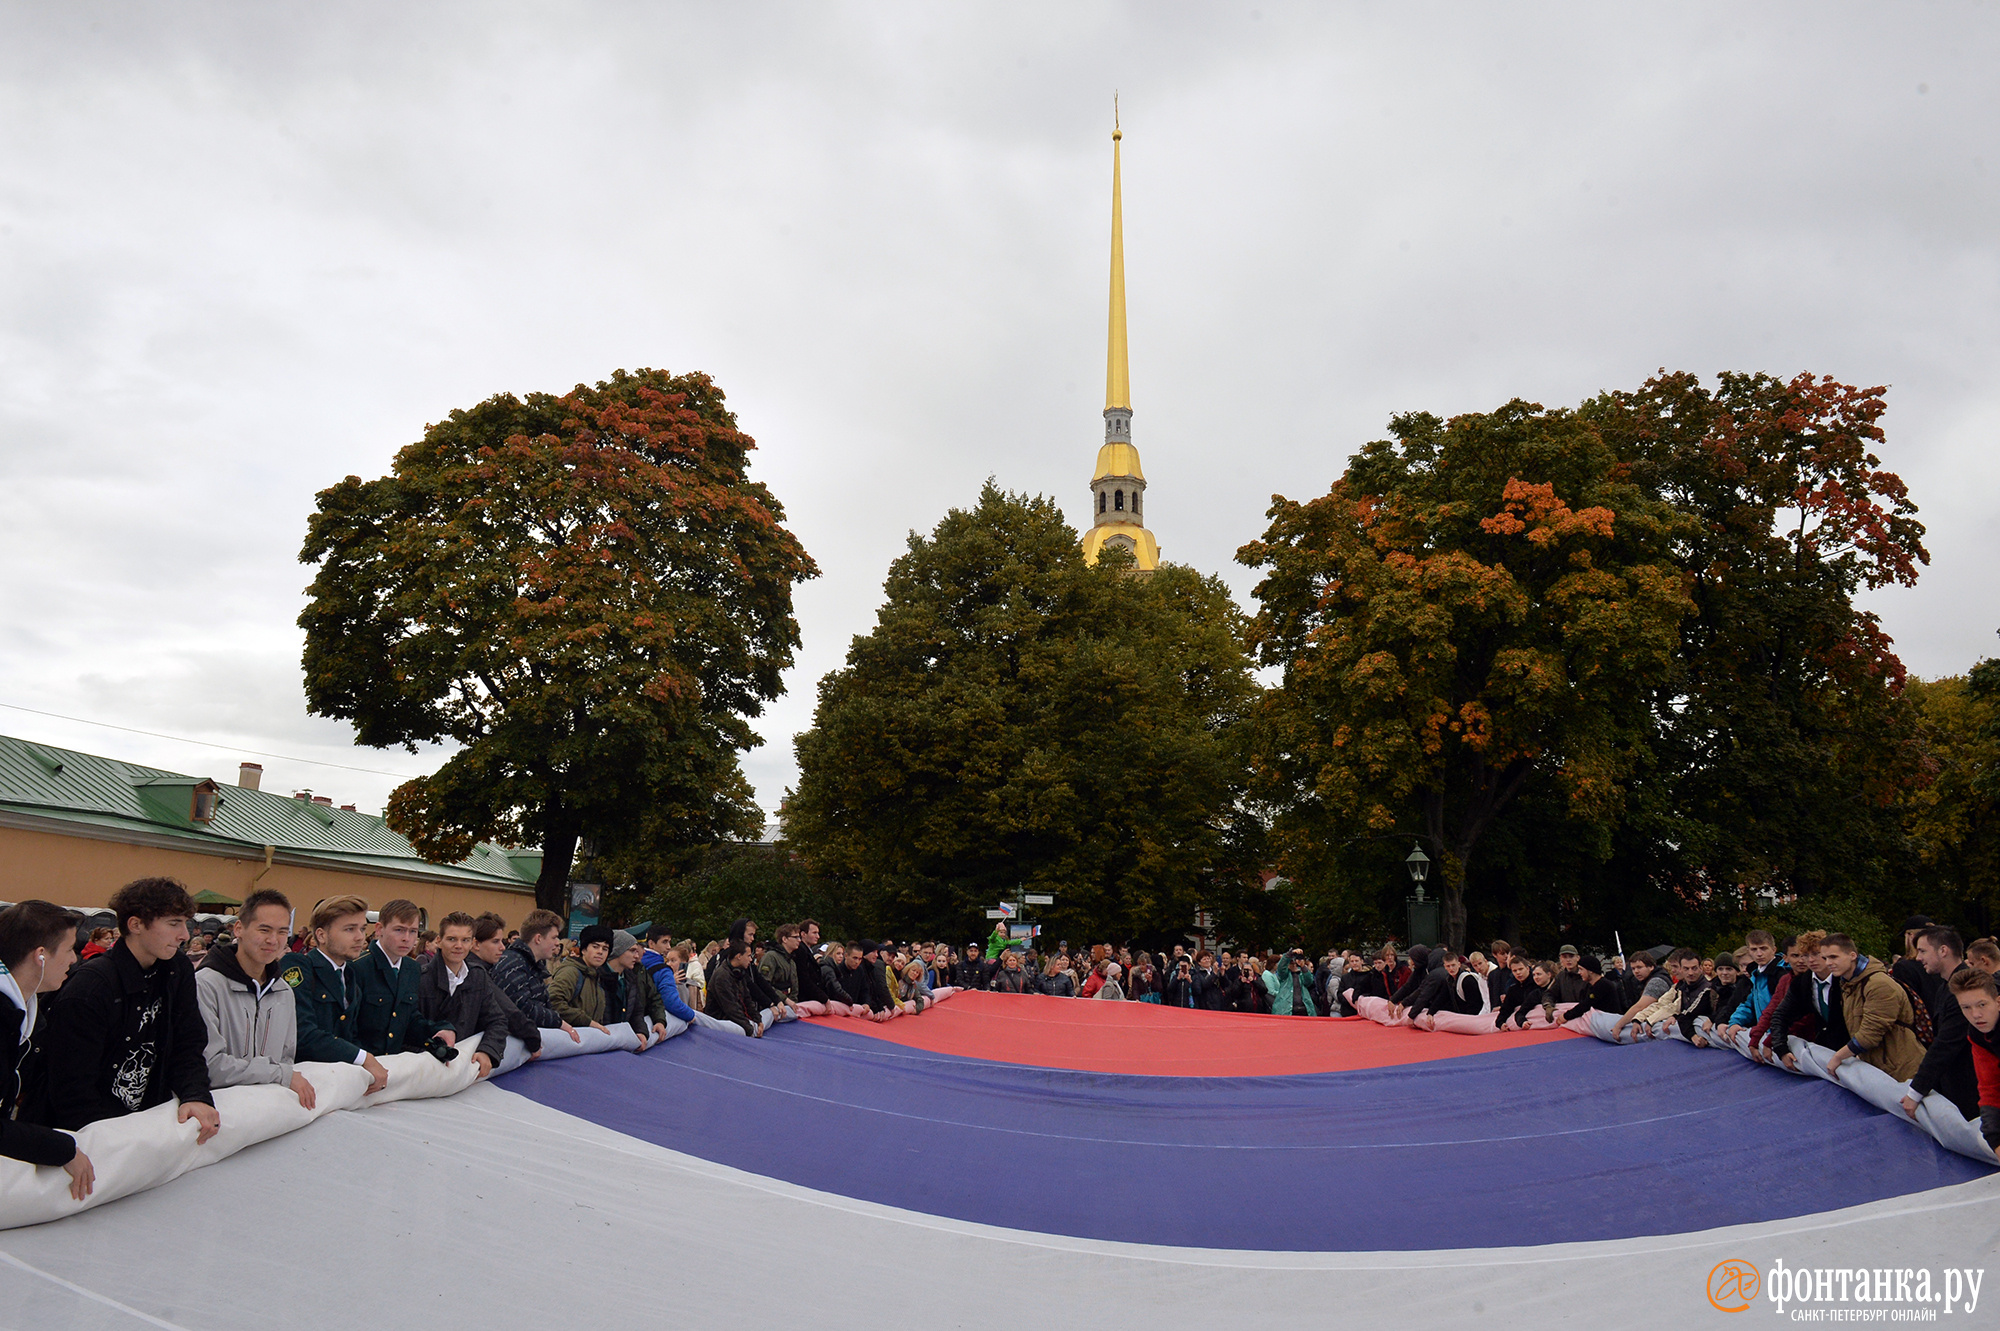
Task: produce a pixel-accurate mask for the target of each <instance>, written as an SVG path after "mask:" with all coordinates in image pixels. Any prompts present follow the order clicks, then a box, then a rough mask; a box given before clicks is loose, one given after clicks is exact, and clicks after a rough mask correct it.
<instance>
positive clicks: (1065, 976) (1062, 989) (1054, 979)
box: [1038, 971, 1076, 998]
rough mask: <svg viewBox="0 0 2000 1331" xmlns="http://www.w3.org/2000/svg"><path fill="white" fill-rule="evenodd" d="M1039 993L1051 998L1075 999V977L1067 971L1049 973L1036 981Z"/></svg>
mask: <svg viewBox="0 0 2000 1331" xmlns="http://www.w3.org/2000/svg"><path fill="white" fill-rule="evenodd" d="M1038 984H1039V985H1040V988H1041V991H1042V992H1043V993H1045V994H1047V995H1048V996H1049V997H1051V998H1075V997H1076V976H1074V975H1072V974H1070V973H1069V972H1068V971H1050V972H1049V973H1048V974H1046V975H1044V976H1042V978H1041V979H1040V981H1038Z"/></svg>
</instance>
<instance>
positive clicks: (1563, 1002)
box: [1549, 970, 1629, 1007]
mask: <svg viewBox="0 0 2000 1331" xmlns="http://www.w3.org/2000/svg"><path fill="white" fill-rule="evenodd" d="M1589 992H1590V981H1589V980H1586V979H1584V978H1583V972H1582V971H1581V970H1573V971H1564V970H1559V971H1557V972H1556V978H1555V979H1553V980H1551V981H1549V999H1550V1001H1551V1002H1553V1003H1554V1004H1555V1005H1556V1006H1557V1007H1565V1006H1568V1005H1569V1004H1572V1003H1581V1002H1582V1001H1583V996H1584V995H1585V994H1587V993H1589ZM1628 1006H1629V1005H1628Z"/></svg>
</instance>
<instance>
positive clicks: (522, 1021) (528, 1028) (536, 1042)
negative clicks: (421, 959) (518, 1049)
mask: <svg viewBox="0 0 2000 1331" xmlns="http://www.w3.org/2000/svg"><path fill="white" fill-rule="evenodd" d="M465 964H466V965H468V966H477V967H479V969H480V970H481V971H484V972H485V974H486V983H487V987H488V988H490V989H492V991H493V997H494V998H496V999H498V1000H499V1003H500V1011H501V1012H503V1013H505V1014H506V1016H507V1034H509V1035H511V1036H513V1037H514V1038H515V1039H517V1040H519V1041H520V1042H521V1043H522V1044H524V1045H526V1046H527V1047H528V1052H529V1053H531V1054H533V1053H537V1052H539V1051H540V1050H541V1047H542V1030H541V1027H539V1026H537V1025H535V1023H534V1022H532V1021H530V1020H528V1014H527V1013H525V1012H523V1011H521V1009H520V1008H519V1007H517V1006H515V1004H514V1000H513V999H511V998H509V997H507V994H506V992H505V991H504V990H502V989H501V988H500V982H499V981H498V980H496V979H494V978H493V968H492V967H491V966H489V965H487V964H486V963H485V962H484V961H481V960H480V959H479V957H478V955H477V954H474V955H472V956H468V957H467V958H466V959H465Z"/></svg>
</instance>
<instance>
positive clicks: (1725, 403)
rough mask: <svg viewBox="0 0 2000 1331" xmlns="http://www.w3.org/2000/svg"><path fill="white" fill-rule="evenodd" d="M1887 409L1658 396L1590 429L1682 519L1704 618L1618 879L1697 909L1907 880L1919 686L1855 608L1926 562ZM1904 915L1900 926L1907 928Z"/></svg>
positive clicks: (1662, 721)
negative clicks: (1902, 870) (1890, 465)
mask: <svg viewBox="0 0 2000 1331" xmlns="http://www.w3.org/2000/svg"><path fill="white" fill-rule="evenodd" d="M1882 394H1883V390H1882V389H1880V388H1857V387H1854V386H1851V385H1847V384H1842V383H1838V382H1835V381H1834V380H1831V379H1826V378H1816V377H1814V376H1812V375H1809V374H1803V375H1798V376H1796V377H1794V378H1792V379H1790V380H1780V379H1775V378H1772V377H1770V376H1768V375H1755V374H1724V375H1721V376H1720V377H1719V378H1718V380H1717V381H1716V384H1715V386H1714V387H1713V388H1708V387H1704V386H1703V385H1702V384H1701V382H1700V381H1699V380H1698V379H1697V378H1696V377H1695V376H1694V375H1691V374H1662V375H1660V376H1659V377H1657V378H1655V379H1653V380H1651V381H1649V382H1647V383H1646V384H1644V385H1643V386H1642V387H1640V388H1639V389H1638V390H1637V391H1635V392H1620V393H1607V394H1604V395H1602V396H1600V397H1598V398H1596V399H1594V400H1593V401H1591V402H1589V403H1586V404H1585V405H1584V407H1583V408H1582V417H1583V419H1584V420H1586V421H1588V422H1589V423H1590V424H1591V425H1592V426H1593V427H1594V428H1595V429H1597V430H1598V431H1599V432H1600V433H1601V434H1602V435H1603V437H1604V438H1605V440H1606V441H1607V443H1609V444H1610V446H1611V447H1612V449H1613V450H1614V452H1615V453H1616V455H1617V457H1618V460H1619V462H1620V464H1621V465H1622V466H1623V468H1624V470H1625V474H1626V475H1627V476H1629V477H1630V479H1631V480H1632V482H1633V483H1635V484H1637V485H1640V486H1642V487H1644V488H1645V489H1646V490H1647V491H1648V492H1650V493H1652V494H1654V495H1657V496H1658V497H1659V498H1660V499H1661V500H1663V501H1664V502H1666V503H1668V504H1670V505H1671V506H1672V507H1673V508H1674V509H1675V510H1676V511H1677V512H1678V513H1680V514H1682V515H1683V516H1684V518H1685V519H1686V521H1685V522H1683V523H1682V524H1681V525H1680V526H1679V527H1678V528H1677V531H1676V537H1675V559H1676V562H1677V564H1678V566H1679V567H1680V568H1681V569H1682V570H1683V571H1684V573H1685V576H1686V579H1687V586H1688V592H1689V596H1690V598H1691V600H1692V602H1693V605H1694V613H1693V614H1692V615H1690V616H1689V617H1688V618H1687V619H1686V621H1685V622H1684V623H1683V624H1682V625H1681V631H1680V643H1679V647H1678V650H1677V651H1676V653H1675V657H1674V663H1673V664H1674V668H1673V671H1672V673H1671V675H1670V676H1669V678H1668V679H1667V681H1666V682H1665V684H1664V685H1663V686H1662V687H1661V688H1660V690H1659V693H1658V698H1657V701H1656V704H1655V709H1654V721H1655V729H1656V739H1655V742H1654V745H1653V755H1654V757H1655V759H1656V763H1655V764H1654V766H1653V768H1652V770H1651V771H1650V772H1649V773H1648V775H1647V779H1646V781H1645V783H1644V790H1643V791H1642V792H1641V793H1640V794H1639V795H1637V796H1636V797H1635V799H1634V801H1633V807H1632V810H1631V813H1632V816H1631V818H1630V819H1629V820H1628V825H1627V827H1626V829H1625V831H1624V834H1623V835H1622V837H1621V844H1620V849H1619V856H1618V859H1619V863H1617V864H1615V865H1614V866H1613V870H1612V872H1611V874H1610V875H1609V877H1610V878H1611V879H1612V880H1613V881H1617V882H1622V883H1623V885H1624V886H1625V888H1626V890H1627V892H1628V894H1638V893H1641V892H1643V891H1646V890H1648V889H1649V888H1653V887H1658V886H1661V885H1664V886H1666V887H1667V888H1668V889H1669V890H1670V892H1671V893H1672V895H1673V896H1674V897H1676V898H1677V899H1678V900H1679V901H1680V902H1681V903H1682V904H1683V905H1684V906H1686V907H1688V908H1699V907H1700V906H1702V905H1704V904H1706V905H1713V906H1716V907H1719V908H1722V909H1725V910H1741V909H1746V908H1747V907H1748V905H1749V898H1750V896H1751V895H1752V894H1754V893H1756V892H1758V891H1760V890H1764V889H1769V890H1771V891H1775V892H1777V893H1779V894H1780V895H1792V894H1804V895H1808V896H1810V895H1812V894H1815V893H1820V892H1826V891H1835V890H1839V891H1859V892H1863V893H1868V892H1880V891H1882V890H1884V888H1885V887H1886V886H1887V885H1889V884H1890V882H1891V879H1892V875H1893V868H1892V866H1893V865H1894V864H1895V863H1897V862H1899V861H1901V860H1903V859H1905V858H1908V857H1909V855H1910V853H1911V849H1912V848H1911V847H1910V846H1909V844H1908V843H1907V841H1906V840H1905V838H1904V834H1903V831H1902V820H1901V813H1900V811H1899V809H1898V803H1899V801H1900V800H1901V799H1902V798H1903V796H1904V795H1905V794H1906V793H1907V792H1909V791H1912V790H1914V789H1915V788H1917V787H1919V786H1920V785H1921V784H1922V783H1923V782H1924V781H1926V780H1927V779H1928V778H1929V775H1930V773H1929V771H1928V767H1927V760H1926V758H1925V756H1924V752H1923V746H1922V744H1921V743H1920V736H1919V733H1918V721H1919V718H1918V716H1917V713H1916V711H1915V709H1914V708H1913V707H1912V706H1911V705H1910V703H1909V701H1908V700H1907V699H1906V698H1905V697H1904V696H1903V690H1904V680H1905V672H1904V669H1903V665H1902V662H1901V661H1899V660H1898V659H1897V657H1896V654H1895V652H1894V649H1893V646H1892V644H1891V643H1890V640H1889V638H1888V635H1887V634H1886V633H1884V632H1883V630H1882V627H1881V625H1880V623H1879V622H1878V621H1877V619H1876V617H1875V616H1874V615H1873V614H1872V613H1869V612H1868V611H1866V610H1863V609H1861V608H1860V607H1859V606H1857V605H1856V604H1855V598H1856V596H1857V595H1858V594H1859V593H1861V592H1863V591H1867V590H1870V589H1873V588H1878V587H1884V586H1889V585H1892V584H1901V585H1905V586H1907V585H1909V584H1911V583H1913V582H1915V581H1916V578H1917V574H1918V571H1919V568H1920V567H1921V566H1922V565H1923V564H1924V563H1926V562H1928V560H1929V556H1928V555H1927V554H1926V552H1925V550H1924V547H1923V544H1922V537H1923V527H1922V525H1921V524H1920V523H1919V522H1918V521H1917V520H1916V509H1915V505H1914V504H1913V503H1912V501H1911V499H1910V496H1909V493H1908V491H1907V489H1906V487H1905V486H1904V485H1903V482H1902V481H1901V480H1900V479H1899V478H1897V477H1896V476H1895V475H1894V474H1893V473H1892V472H1889V471H1887V470H1885V469H1883V467H1882V463H1881V460H1880V458H1879V457H1878V456H1877V450H1878V449H1879V448H1880V447H1881V445H1882V443H1883V438H1884V436H1883V431H1882V427H1881V418H1882V415H1883V413H1884V412H1885V411H1886V409H1887V407H1886V404H1885V402H1884V400H1883V396H1882ZM1894 913H1897V914H1900V913H1902V912H1901V911H1896V912H1894Z"/></svg>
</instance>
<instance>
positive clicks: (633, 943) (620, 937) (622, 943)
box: [611, 929, 639, 957]
mask: <svg viewBox="0 0 2000 1331" xmlns="http://www.w3.org/2000/svg"><path fill="white" fill-rule="evenodd" d="M637 946H639V940H638V939H636V938H634V937H633V936H632V934H631V932H630V931H629V930H626V929H620V930H619V931H618V932H617V933H614V934H612V935H611V955H612V956H614V957H622V956H624V955H625V954H626V953H627V952H630V951H631V950H632V949H633V948H635V947H637Z"/></svg>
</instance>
